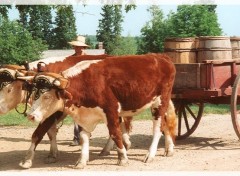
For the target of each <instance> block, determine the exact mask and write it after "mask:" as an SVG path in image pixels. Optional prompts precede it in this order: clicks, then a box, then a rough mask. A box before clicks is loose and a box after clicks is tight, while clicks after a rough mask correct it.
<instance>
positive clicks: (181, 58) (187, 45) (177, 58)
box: [164, 38, 197, 63]
mask: <svg viewBox="0 0 240 176" xmlns="http://www.w3.org/2000/svg"><path fill="white" fill-rule="evenodd" d="M164 53H165V54H167V55H169V56H170V57H171V58H172V59H173V62H174V63H196V56H197V55H196V42H195V38H167V39H165V42H164Z"/></svg>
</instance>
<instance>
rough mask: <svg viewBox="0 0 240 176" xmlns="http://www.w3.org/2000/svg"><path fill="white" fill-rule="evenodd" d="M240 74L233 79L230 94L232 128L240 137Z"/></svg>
mask: <svg viewBox="0 0 240 176" xmlns="http://www.w3.org/2000/svg"><path fill="white" fill-rule="evenodd" d="M239 84H240V74H238V76H237V77H236V79H235V82H234V84H233V88H232V96H231V117H232V123H233V128H234V130H235V132H236V134H237V136H238V138H239V139H240V105H238V104H240V86H239Z"/></svg>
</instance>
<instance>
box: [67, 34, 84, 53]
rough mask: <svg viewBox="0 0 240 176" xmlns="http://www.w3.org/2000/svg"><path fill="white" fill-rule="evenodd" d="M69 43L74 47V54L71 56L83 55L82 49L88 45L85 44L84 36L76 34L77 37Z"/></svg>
mask: <svg viewBox="0 0 240 176" xmlns="http://www.w3.org/2000/svg"><path fill="white" fill-rule="evenodd" d="M68 43H69V44H70V45H72V46H73V47H74V50H75V54H73V55H72V56H79V55H84V51H83V50H84V49H86V48H88V47H89V46H88V45H87V44H85V37H83V36H80V35H79V36H77V39H76V40H74V41H71V42H68Z"/></svg>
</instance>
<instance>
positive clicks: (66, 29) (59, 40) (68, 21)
mask: <svg viewBox="0 0 240 176" xmlns="http://www.w3.org/2000/svg"><path fill="white" fill-rule="evenodd" d="M56 10H57V12H56V15H57V16H56V19H55V20H56V28H55V29H54V30H53V31H54V33H55V36H54V46H55V48H57V49H66V48H71V46H70V45H69V44H68V42H69V41H72V40H74V39H76V36H77V29H76V23H75V21H76V19H75V17H74V13H73V7H72V6H71V5H70V6H57V7H56Z"/></svg>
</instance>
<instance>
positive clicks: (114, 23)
mask: <svg viewBox="0 0 240 176" xmlns="http://www.w3.org/2000/svg"><path fill="white" fill-rule="evenodd" d="M121 9H122V6H121V5H104V6H103V7H102V13H101V15H102V19H100V20H99V25H98V30H97V39H98V41H99V42H103V45H104V48H105V50H106V53H108V54H111V53H112V52H113V51H114V49H115V48H117V46H118V44H119V40H120V38H121V32H122V26H121V23H122V22H123V16H122V10H121Z"/></svg>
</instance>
